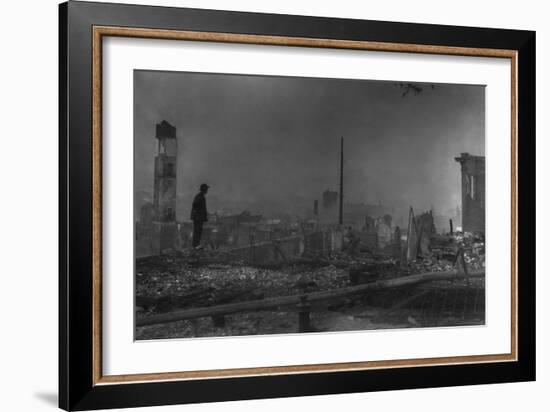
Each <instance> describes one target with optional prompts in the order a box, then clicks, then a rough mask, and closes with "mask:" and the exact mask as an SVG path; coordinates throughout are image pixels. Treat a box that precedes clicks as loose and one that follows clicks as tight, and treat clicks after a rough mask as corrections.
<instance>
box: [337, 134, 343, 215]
mask: <svg viewBox="0 0 550 412" xmlns="http://www.w3.org/2000/svg"><path fill="white" fill-rule="evenodd" d="M339 206H340V207H339V210H338V223H339V224H340V225H342V224H343V223H344V138H343V137H341V138H340V204H339Z"/></svg>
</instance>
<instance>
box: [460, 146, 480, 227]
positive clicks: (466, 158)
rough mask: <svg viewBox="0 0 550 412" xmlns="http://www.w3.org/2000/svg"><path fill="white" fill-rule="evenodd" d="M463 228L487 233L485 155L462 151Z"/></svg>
mask: <svg viewBox="0 0 550 412" xmlns="http://www.w3.org/2000/svg"><path fill="white" fill-rule="evenodd" d="M455 160H456V161H457V162H459V163H460V167H461V174H462V175H461V180H462V230H463V231H465V232H483V233H485V157H484V156H472V155H470V154H468V153H461V155H460V157H456V158H455Z"/></svg>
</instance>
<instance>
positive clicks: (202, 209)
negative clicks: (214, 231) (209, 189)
mask: <svg viewBox="0 0 550 412" xmlns="http://www.w3.org/2000/svg"><path fill="white" fill-rule="evenodd" d="M191 220H193V221H199V222H206V221H208V211H207V210H206V198H205V197H204V193H202V192H199V193H198V194H197V195H196V196H195V199H194V200H193V206H192V208H191Z"/></svg>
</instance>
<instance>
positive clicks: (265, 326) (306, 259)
mask: <svg viewBox="0 0 550 412" xmlns="http://www.w3.org/2000/svg"><path fill="white" fill-rule="evenodd" d="M458 251H463V256H464V262H465V264H466V268H467V270H469V271H474V270H483V269H484V267H485V249H484V241H483V239H482V238H481V237H479V236H475V235H472V234H468V233H466V234H462V233H457V234H454V235H452V236H449V235H447V236H439V237H435V238H434V239H432V242H431V253H430V254H429V255H427V256H423V257H419V258H417V259H415V260H412V261H410V262H406V261H404V260H403V259H396V258H394V257H392V256H391V255H385V254H373V253H353V254H350V253H347V252H339V253H332V254H330V255H328V256H314V255H309V256H306V255H304V256H303V257H300V258H297V259H288V260H286V261H284V262H264V263H262V264H258V263H255V264H254V265H252V264H251V262H248V261H247V260H246V259H243V258H235V257H234V256H232V255H231V254H230V253H228V252H224V251H223V250H206V251H201V252H195V251H191V250H186V251H181V252H173V253H169V254H163V255H159V256H152V257H146V258H140V259H138V260H137V261H136V301H135V304H136V316H137V318H138V319H140V318H145V317H148V316H152V315H156V314H160V313H170V312H173V311H179V310H186V309H192V308H200V307H209V306H218V305H224V304H228V303H236V302H245V301H254V300H261V299H265V298H272V297H281V296H291V295H300V294H304V293H310V292H318V291H330V290H337V289H341V288H345V287H349V286H352V285H355V284H361V283H368V282H372V281H376V280H381V279H389V278H399V277H404V276H408V275H414V274H421V273H427V272H446V271H453V270H463V268H462V267H461V265H462V263H461V259H459V258H457V256H459V255H458V254H457V252H458ZM484 308H485V281H484V278H476V279H471V280H468V281H466V280H455V281H452V282H450V281H437V282H429V283H425V284H422V285H418V286H411V287H407V288H399V289H390V290H381V291H376V292H372V293H368V294H365V295H359V296H354V297H350V298H340V299H336V300H330V301H323V302H316V303H314V304H312V306H311V312H310V320H311V325H312V331H313V332H332V331H347V330H370V329H387V328H415V327H433V326H460V325H482V324H484V322H485V310H484ZM297 332H298V311H297V308H296V307H295V306H294V307H280V308H277V309H275V310H269V311H255V312H242V313H234V314H231V315H227V316H225V317H223V318H221V319H220V318H218V319H212V318H211V317H203V318H197V319H193V320H182V321H176V322H171V323H165V324H159V325H152V326H141V327H138V328H136V336H135V337H136V339H138V340H142V339H165V338H190V337H211V336H239V335H257V334H280V333H297Z"/></svg>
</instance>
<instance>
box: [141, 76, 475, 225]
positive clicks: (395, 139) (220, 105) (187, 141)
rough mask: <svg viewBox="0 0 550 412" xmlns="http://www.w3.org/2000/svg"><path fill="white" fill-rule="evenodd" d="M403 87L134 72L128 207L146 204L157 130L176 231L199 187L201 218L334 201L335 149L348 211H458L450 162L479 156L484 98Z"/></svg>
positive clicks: (458, 90)
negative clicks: (169, 135)
mask: <svg viewBox="0 0 550 412" xmlns="http://www.w3.org/2000/svg"><path fill="white" fill-rule="evenodd" d="M413 85H414V88H411V87H409V88H407V87H406V86H403V83H400V82H382V81H368V80H342V79H319V78H296V77H279V76H251V75H229V74H208V73H187V72H161V71H142V70H136V71H135V72H134V139H135V145H134V147H135V189H136V196H141V197H142V198H145V199H150V196H152V188H153V164H154V156H155V148H156V139H155V125H156V124H157V123H160V122H161V121H162V120H166V121H168V122H169V123H170V124H172V125H173V126H175V127H176V129H177V130H176V134H177V140H178V165H177V180H178V184H177V189H178V190H177V192H178V200H177V201H178V206H177V218H178V219H179V220H186V219H187V217H188V212H189V210H190V206H191V202H192V198H193V196H194V195H195V194H196V192H197V190H198V187H199V185H200V184H201V183H208V184H209V185H210V186H211V189H210V192H209V193H208V207H209V211H210V212H214V211H219V212H220V213H238V212H240V211H242V210H249V211H251V212H253V213H263V214H265V215H270V214H271V215H275V214H277V213H289V214H301V213H304V212H305V211H306V210H309V209H311V207H312V204H313V201H314V199H321V196H322V192H323V191H324V190H326V189H331V190H338V173H339V158H340V154H339V150H340V138H341V137H343V138H344V196H345V202H346V203H369V204H372V203H376V204H378V203H382V204H384V205H389V206H391V207H393V208H394V209H395V210H399V211H402V210H405V211H406V208H407V206H408V205H411V206H413V207H415V209H416V210H419V211H422V210H428V209H430V208H431V207H433V208H434V211H435V212H436V213H440V214H444V213H447V212H448V211H449V210H451V209H453V210H454V209H455V208H456V206H457V205H460V167H459V164H458V163H457V162H456V161H455V160H454V157H456V156H459V155H460V153H462V152H468V153H470V154H475V155H484V154H485V144H484V140H485V87H484V86H481V85H453V84H423V83H414V84H413ZM407 91H408V92H407ZM138 194H139V195H138ZM148 196H149V197H148Z"/></svg>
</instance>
